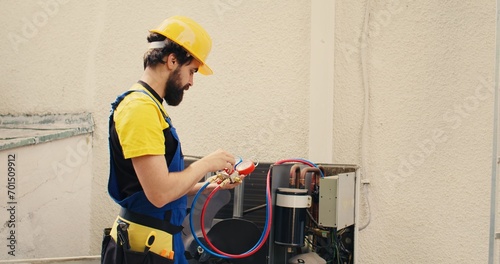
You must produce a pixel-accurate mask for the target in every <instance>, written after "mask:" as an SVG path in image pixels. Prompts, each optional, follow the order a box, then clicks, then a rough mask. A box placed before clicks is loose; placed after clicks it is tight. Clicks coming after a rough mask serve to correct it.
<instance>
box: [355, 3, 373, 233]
mask: <svg viewBox="0 0 500 264" xmlns="http://www.w3.org/2000/svg"><path fill="white" fill-rule="evenodd" d="M369 20H370V0H366V10H365V22H364V25H363V33H361V34H362V36H361V41H368V24H369V23H368V22H369ZM360 49H361V52H360V57H361V72H362V76H363V87H364V93H365V95H364V104H363V105H364V109H363V110H364V111H363V125H362V127H361V175H362V178H363V177H366V166H367V165H366V157H367V156H368V153H367V149H366V145H367V138H368V114H369V113H368V110H369V106H370V80H369V79H368V68H367V64H366V59H367V49H368V47H367V43H361V48H360ZM366 185H367V184H363V186H362V188H363V194H364V197H365V202H366V205H367V211H368V212H367V214H368V220H367V222H366V223H365V224H364V225H363V226H361V227H359V228H358V230H359V231H361V230H363V229H365V228H366V227H367V226H368V225H369V224H370V222H371V210H370V203H369V201H368V190H367V189H368V186H366Z"/></svg>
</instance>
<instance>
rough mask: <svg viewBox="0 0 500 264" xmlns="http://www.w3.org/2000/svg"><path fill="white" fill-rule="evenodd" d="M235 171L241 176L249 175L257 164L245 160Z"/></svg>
mask: <svg viewBox="0 0 500 264" xmlns="http://www.w3.org/2000/svg"><path fill="white" fill-rule="evenodd" d="M235 169H236V171H237V172H238V173H239V174H240V175H248V174H250V173H252V172H253V171H254V170H255V164H253V162H252V161H251V160H244V161H242V162H240V163H239V164H238V165H236V168H235Z"/></svg>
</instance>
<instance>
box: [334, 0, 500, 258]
mask: <svg viewBox="0 0 500 264" xmlns="http://www.w3.org/2000/svg"><path fill="white" fill-rule="evenodd" d="M369 2H370V5H369V7H368V10H369V17H368V27H367V29H366V30H364V28H365V24H364V23H365V20H364V19H366V15H365V14H366V8H367V1H362V3H357V2H356V3H353V2H352V1H337V5H336V8H337V11H336V23H337V24H336V28H335V29H336V32H335V34H336V41H337V42H336V57H335V63H336V64H335V69H336V71H335V89H334V92H335V103H334V105H335V109H334V126H335V134H334V140H335V141H334V142H335V143H336V144H335V151H334V153H335V154H336V162H339V163H342V162H352V161H353V160H357V161H359V162H357V163H358V164H362V165H363V168H364V172H365V174H364V178H366V179H369V180H370V181H371V184H370V186H369V187H368V191H369V194H368V199H369V201H370V209H371V223H370V224H369V225H368V227H367V228H366V229H364V230H362V231H361V232H360V244H359V245H360V263H485V262H486V260H487V256H488V227H489V198H490V175H491V148H492V147H491V146H492V143H491V142H492V127H493V125H492V119H493V116H492V113H493V111H492V110H493V99H494V98H493V93H492V88H493V77H494V54H495V45H494V44H495V43H494V42H495V2H494V1H411V0H399V1H396V0H385V1H369ZM361 61H363V62H366V63H365V64H364V65H366V74H363V68H362V67H361V65H362V64H361ZM363 80H365V81H367V82H366V83H367V86H364V85H363ZM367 87H368V89H365V88H367ZM365 95H367V96H368V98H369V104H368V105H367V107H368V109H367V110H368V111H367V113H368V116H367V121H368V122H367V123H366V125H365V126H363V121H364V120H363V117H364V116H363V113H364V112H363V109H364V107H363V106H364V101H363V99H364V96H365ZM362 129H366V130H365V131H366V133H362V134H360V133H352V131H362ZM362 143H364V144H362ZM360 153H365V155H364V156H363V158H362V156H360ZM366 197H367V196H366V193H365V195H364V198H366ZM362 204H363V205H364V207H363V208H362V209H361V213H362V216H363V217H362V221H361V222H362V223H366V222H367V221H368V211H367V207H366V203H365V202H364V201H362Z"/></svg>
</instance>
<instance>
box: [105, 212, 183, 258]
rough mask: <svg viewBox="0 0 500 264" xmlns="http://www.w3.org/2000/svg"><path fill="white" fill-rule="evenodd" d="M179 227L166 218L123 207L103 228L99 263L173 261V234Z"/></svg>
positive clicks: (180, 228)
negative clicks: (161, 218)
mask: <svg viewBox="0 0 500 264" xmlns="http://www.w3.org/2000/svg"><path fill="white" fill-rule="evenodd" d="M181 230H182V227H180V226H174V225H172V224H170V222H168V221H165V220H163V221H162V220H159V219H156V218H151V217H149V216H145V215H142V214H136V213H133V212H131V211H128V210H126V209H122V211H121V212H120V215H119V216H118V217H117V218H116V221H115V223H114V224H113V227H112V228H106V229H105V230H104V237H103V244H102V251H101V263H103V264H104V263H127V264H128V263H144V264H156V263H165V264H170V263H174V251H173V234H176V233H178V232H180V231H181Z"/></svg>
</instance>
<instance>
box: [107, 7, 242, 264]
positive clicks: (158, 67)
mask: <svg viewBox="0 0 500 264" xmlns="http://www.w3.org/2000/svg"><path fill="white" fill-rule="evenodd" d="M147 39H148V42H149V49H148V50H147V51H146V53H145V54H144V73H143V75H142V77H141V78H140V80H139V81H138V83H136V84H134V85H133V86H132V88H131V89H130V90H128V91H127V92H125V93H124V94H122V95H121V96H119V97H118V98H117V100H116V101H115V102H114V103H113V104H112V110H113V111H112V113H111V116H110V124H109V129H110V130H109V133H110V135H109V142H110V156H111V160H110V177H109V183H108V191H109V193H110V195H111V197H112V198H113V199H114V200H115V201H116V202H117V203H118V204H119V205H120V206H121V207H122V209H121V212H120V215H119V216H118V217H117V220H116V221H115V222H114V224H113V228H112V229H111V230H110V232H109V236H108V238H107V239H105V240H104V241H103V252H102V254H103V255H102V263H176V264H180V263H187V260H186V258H185V257H184V246H183V243H182V238H181V233H180V231H181V229H182V228H181V225H182V222H183V220H184V217H185V216H186V209H187V208H186V207H187V205H186V203H187V197H186V196H187V195H190V194H195V193H196V192H197V191H198V190H199V189H200V187H201V186H202V184H201V183H199V181H200V180H201V179H202V178H203V177H204V175H206V174H207V173H209V172H214V171H218V170H223V169H230V170H231V169H232V168H233V167H234V164H235V158H234V156H233V155H231V154H229V153H228V152H226V151H223V150H217V151H215V152H213V153H211V154H209V155H207V156H205V157H203V158H201V159H200V160H197V161H196V162H194V163H193V164H191V165H190V166H189V167H187V168H184V159H183V154H182V150H181V144H180V141H179V138H178V136H177V133H176V131H175V128H174V127H173V125H172V122H171V119H170V117H169V116H168V114H167V113H166V111H165V109H164V107H163V104H162V103H163V100H165V102H166V103H167V104H168V105H171V106H176V105H178V104H179V103H180V102H181V101H182V98H183V95H184V91H187V90H188V89H189V88H190V87H191V86H192V85H193V77H194V74H195V73H196V72H200V73H201V74H204V75H210V74H212V70H211V69H210V68H209V67H208V65H207V64H206V59H207V56H208V54H209V52H210V50H211V46H212V41H211V39H210V36H209V35H208V33H207V32H206V31H205V30H204V29H203V28H202V27H201V26H200V25H199V24H198V23H196V22H195V21H193V20H191V19H189V18H187V17H182V16H174V17H171V18H168V19H166V20H165V21H164V22H163V23H162V24H161V25H159V26H158V27H157V28H155V29H152V30H150V34H149V36H148V38H147ZM236 185H237V184H229V185H226V186H225V187H224V188H234V187H235V186H236ZM212 188H213V186H212Z"/></svg>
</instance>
